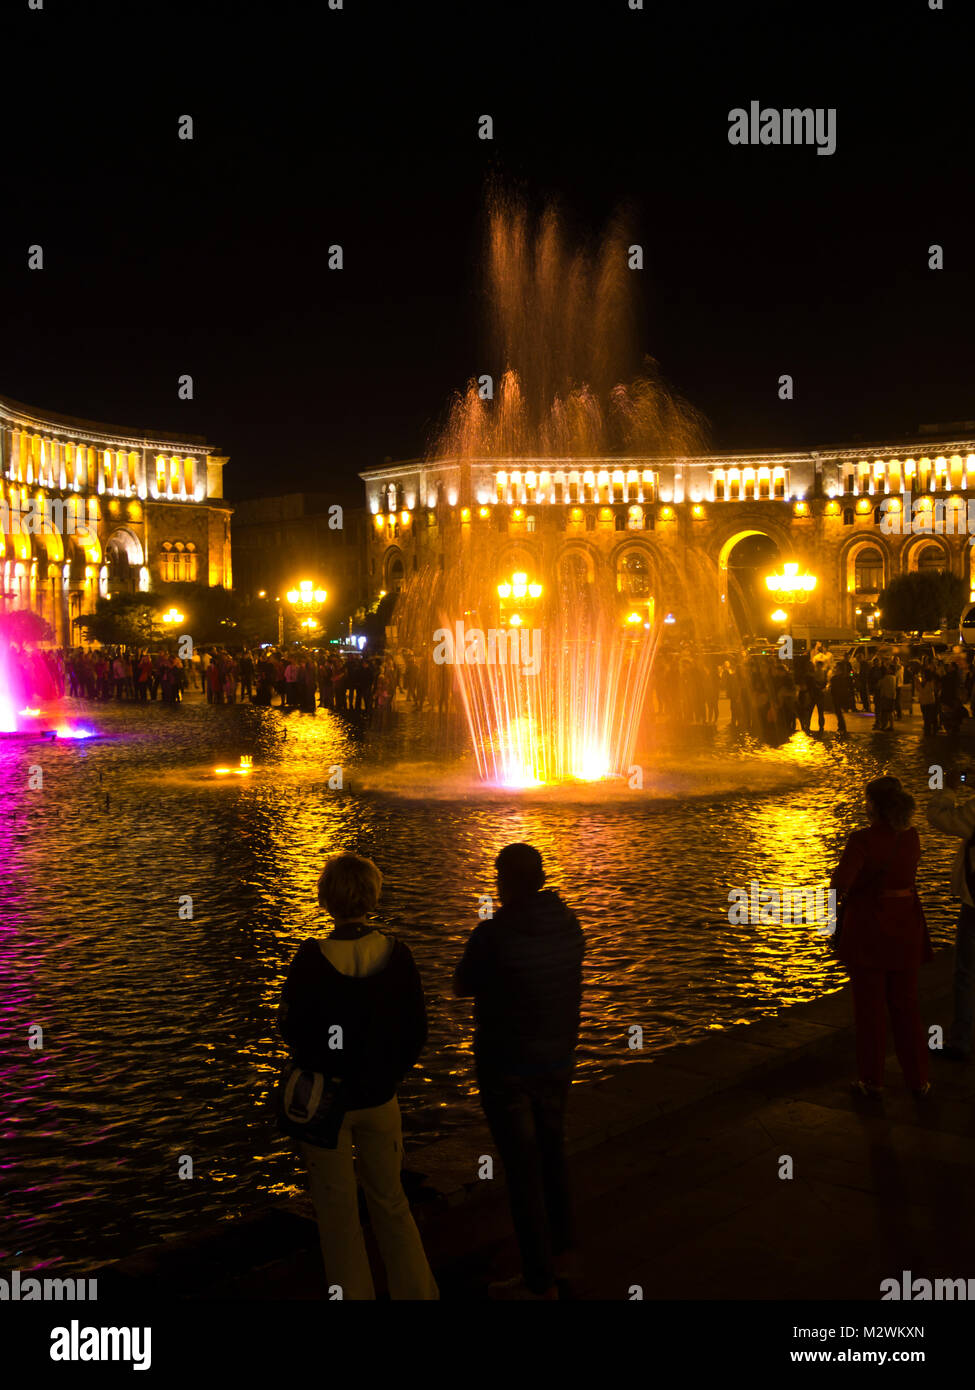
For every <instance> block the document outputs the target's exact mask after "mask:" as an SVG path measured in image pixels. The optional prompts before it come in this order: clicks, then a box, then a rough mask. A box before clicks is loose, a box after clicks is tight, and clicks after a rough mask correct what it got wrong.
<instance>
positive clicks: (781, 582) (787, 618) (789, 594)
mask: <svg viewBox="0 0 975 1390" xmlns="http://www.w3.org/2000/svg"><path fill="white" fill-rule="evenodd" d="M765 587H766V588H767V589H768V591H769V593H771V594H775V595H776V597H779V598H782V599H784V600H785V602H786V603H791V604H796V603H806V602H807V601H808V599H809V596H810V594H811V593H812V592H813V590H814V589H815V587H816V576H815V575H814V574H800V573H799V564H798V562H797V561H796V560H790V561H788V563H786V564H784V565H783V566H782V573H781V574H767V575H766V576H765ZM772 622H773V623H779V624H785V623H788V625H789V636H790V638H791V636H792V610H791V609H789V610H788V611H787V610H786V609H785V608H777V609H776V610H775V612H774V613H773V614H772Z"/></svg>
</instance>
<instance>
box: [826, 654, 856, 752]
mask: <svg viewBox="0 0 975 1390" xmlns="http://www.w3.org/2000/svg"><path fill="white" fill-rule="evenodd" d="M829 693H830V695H831V696H832V697H833V712H834V714H835V715H836V728H837V731H838V732H839V733H841V734H845V733H846V720H845V718H844V717H843V716H844V715H845V713H846V711H847V710H848V709H849V710H851V709H852V708H853V681H852V679H851V677H850V665H849V662H847V661H838V662H837V663H836V666H835V667H834V669H833V675H832V678H831V680H830V683H829Z"/></svg>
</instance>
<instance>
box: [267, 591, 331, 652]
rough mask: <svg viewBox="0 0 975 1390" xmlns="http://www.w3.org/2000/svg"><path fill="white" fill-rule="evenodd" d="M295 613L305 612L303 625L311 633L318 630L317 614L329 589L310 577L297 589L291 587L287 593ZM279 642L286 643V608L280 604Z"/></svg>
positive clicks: (280, 643)
mask: <svg viewBox="0 0 975 1390" xmlns="http://www.w3.org/2000/svg"><path fill="white" fill-rule="evenodd" d="M286 597H287V600H288V603H289V604H290V605H291V607H292V609H293V610H294V612H295V614H304V615H305V617H304V619H303V621H302V623H301V627H302V628H304V629H305V631H306V632H307V633H309V634H311V633H312V632H315V631H317V629H318V622H317V615H319V614H320V613H321V611H322V608H323V606H324V604H325V601H326V599H327V598H328V590H327V589H320V588H318V587H316V585H315V584H314V583H313V582H312V581H311V580H310V579H303V580H302V581H301V583H300V584H299V585H298V587H297V588H296V589H289V590H288V593H287V595H286ZM278 643H279V645H281V646H283V645H284V609H283V607H282V606H281V604H280V602H279V604H278Z"/></svg>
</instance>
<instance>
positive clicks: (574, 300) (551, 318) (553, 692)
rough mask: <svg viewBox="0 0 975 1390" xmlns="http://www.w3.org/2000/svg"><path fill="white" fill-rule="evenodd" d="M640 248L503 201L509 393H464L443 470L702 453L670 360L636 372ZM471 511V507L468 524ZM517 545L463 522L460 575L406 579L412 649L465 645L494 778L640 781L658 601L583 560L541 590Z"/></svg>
mask: <svg viewBox="0 0 975 1390" xmlns="http://www.w3.org/2000/svg"><path fill="white" fill-rule="evenodd" d="M631 242H632V237H631V236H630V234H629V232H628V230H627V229H626V228H625V226H624V225H623V223H622V221H621V220H619V219H617V220H616V221H615V222H614V223H613V224H612V225H611V227H610V228H609V231H608V232H607V234H606V235H605V237H604V238H603V240H602V243H601V244H600V246H599V248H598V250H597V251H596V252H595V253H593V254H589V253H587V252H585V251H580V250H579V249H578V248H576V247H574V246H572V245H571V244H570V242H569V240H568V238H567V236H566V234H565V232H564V230H563V226H562V223H561V220H560V218H559V216H558V214H557V212H556V211H555V210H554V209H553V208H551V207H550V208H547V209H546V210H545V211H544V213H543V214H542V216H541V218H540V219H539V221H538V223H537V225H533V224H532V222H531V219H530V218H529V215H528V213H527V211H526V209H525V208H524V207H523V206H522V205H520V204H518V203H516V202H513V201H512V200H510V199H507V198H505V197H504V196H502V195H499V194H497V193H495V194H494V195H493V196H492V198H491V200H490V202H489V208H488V219H487V249H486V261H487V287H488V298H489V301H490V322H491V327H492V330H493V346H492V352H491V356H490V358H489V359H488V360H489V361H493V362H494V363H496V364H497V366H498V374H497V378H496V380H497V389H496V391H495V392H494V393H493V396H492V397H491V398H489V399H484V395H485V392H484V389H483V381H475V380H471V381H470V382H469V384H468V386H467V388H466V389H465V390H464V391H463V392H459V393H458V394H457V395H456V396H455V397H454V399H453V401H452V403H451V405H450V407H449V409H448V412H447V420H446V423H445V426H444V428H443V430H442V431H441V433H440V436H439V437H438V439H437V440H436V443H435V445H434V446H433V449H432V451H431V461H434V462H435V461H437V460H442V459H451V460H456V461H459V462H460V463H461V465H462V475H463V466H464V464H465V462H466V463H467V464H468V465H469V464H470V463H472V462H474V461H483V460H486V459H490V460H498V461H505V462H506V463H510V464H511V465H512V466H513V468H515V469H519V468H521V467H526V468H528V469H529V470H530V469H532V468H533V467H534V466H535V461H536V460H538V461H543V460H545V459H550V458H559V459H563V460H568V459H588V460H591V459H593V458H597V457H598V458H600V459H608V458H614V459H618V460H621V461H622V460H625V459H629V460H635V459H646V458H649V457H652V456H654V455H657V454H665V453H667V454H675V453H676V454H693V453H696V452H699V450H700V447H701V436H702V422H701V419H700V417H699V416H698V415H697V414H696V413H695V412H694V411H693V410H692V409H690V408H689V407H688V406H687V405H686V404H684V403H683V402H680V401H678V400H677V399H676V398H675V397H674V396H673V395H672V394H671V393H670V392H669V391H668V390H667V389H666V388H665V387H664V385H663V384H662V382H661V380H660V377H659V373H658V372H657V369H656V365H655V364H654V363H653V362H652V360H650V359H648V358H645V359H644V360H643V364H642V368H638V369H637V374H635V375H634V373H633V368H634V365H635V364H636V363H637V362H638V358H637V357H636V354H635V353H634V351H633V343H634V339H635V334H634V331H633V330H634V314H633V309H634V296H633V292H632V286H633V280H632V272H631V271H630V270H629V268H628V248H629V247H630V245H631ZM469 471H470V470H469V468H468V475H469ZM461 500H462V501H465V500H472V499H461ZM481 515H482V517H483V516H484V515H485V512H484V509H483V508H482V512H481ZM469 516H470V509H469V507H468V508H467V509H466V510H465V511H464V512H462V515H461V521H462V523H463V522H464V521H465V520H466V519H469ZM519 517H520V514H519V512H518V511H515V512H514V513H513V518H514V520H515V521H516V522H517V521H518V520H519ZM458 529H459V531H460V534H459V535H458V534H457V531H458ZM465 531H466V535H465V534H464V533H465ZM502 545H503V546H504V547H505V551H506V560H507V559H508V558H509V554H510V555H513V556H514V559H515V563H516V564H517V563H518V561H519V560H520V561H521V564H522V565H525V566H527V565H529V564H531V563H532V560H531V556H532V554H533V549H532V546H531V543H530V542H529V543H528V544H527V545H526V546H525V547H524V556H525V558H524V559H522V557H521V555H520V554H519V553H518V551H519V547H518V543H517V541H516V540H515V539H514V537H511V538H508V537H503V536H499V535H498V534H497V533H496V532H495V533H494V535H493V538H492V536H491V533H490V532H489V531H488V530H487V528H480V530H479V536H478V538H477V539H474V538H472V536H471V534H470V528H467V527H465V526H463V525H462V526H461V528H455V530H454V532H453V536H452V537H447V538H445V543H444V548H445V551H446V554H445V556H444V565H443V568H442V569H441V570H439V571H434V570H432V569H421V570H420V571H419V573H416V574H414V575H411V576H410V578H409V579H408V581H407V582H406V584H405V585H404V587H403V589H402V591H401V594H400V599H399V603H398V605H397V609H396V617H395V622H396V628H397V638H398V641H399V642H400V643H401V644H402V645H403V646H407V647H409V648H411V649H412V650H413V651H416V652H418V653H423V652H424V651H429V650H430V645H429V644H430V636H431V633H432V632H433V631H434V630H435V629H437V630H439V631H441V632H446V633H449V634H450V642H449V643H448V644H447V645H449V647H450V650H449V651H440V652H439V653H435V656H434V660H435V662H438V663H439V664H441V666H443V665H449V666H450V667H451V668H452V669H451V671H450V673H449V675H450V677H451V678H452V679H453V680H454V681H455V683H456V688H457V690H458V691H459V694H460V699H461V703H462V706H463V709H464V713H465V716H466V719H467V723H468V727H469V730H470V735H471V742H472V746H473V750H474V755H475V759H476V762H477V767H478V772H479V775H480V777H481V779H482V780H483V781H485V782H488V783H500V784H502V785H507V786H537V785H540V784H545V783H552V782H563V781H567V780H576V779H577V780H584V781H597V780H600V779H602V778H607V777H613V776H625V775H626V774H627V770H628V768H629V767H630V765H631V764H632V762H633V760H634V752H635V749H636V747H637V744H638V741H639V735H640V723H641V719H642V717H643V712H644V710H645V707H646V703H647V699H646V697H647V690H648V685H649V680H650V675H651V670H652V665H653V657H654V653H655V650H656V646H657V641H658V638H659V632H660V628H659V624H658V623H657V622H656V621H655V617H654V601H653V598H652V597H651V596H650V594H649V592H647V593H646V594H644V595H641V596H639V597H638V598H635V597H634V596H633V595H631V594H626V593H624V592H622V591H617V590H615V589H609V590H604V589H602V588H600V585H599V583H597V582H596V581H595V579H594V577H593V575H592V573H591V572H590V569H589V567H588V565H587V562H586V558H585V554H584V550H583V549H582V548H580V549H579V550H577V551H576V552H575V553H574V554H572V555H569V556H563V557H562V559H561V560H560V561H559V562H558V570H557V573H550V572H549V571H548V570H545V572H543V573H541V574H532V575H531V578H529V570H528V568H521V567H519V568H517V569H516V570H515V573H514V575H513V577H512V578H511V579H510V580H509V579H508V578H507V575H506V574H505V576H504V577H502V576H501V575H499V574H498V572H497V567H498V564H499V557H498V549H499V547H500V546H502ZM540 567H541V565H540ZM552 568H553V570H554V566H553V567H552ZM499 578H501V580H502V582H501V583H500V584H499V583H498V582H497V581H498V579H499ZM491 634H494V638H493V645H492V641H491ZM526 638H528V640H527V641H526V640H525V639H526ZM512 658H514V659H512ZM446 678H447V677H446V675H442V676H440V677H439V679H440V680H441V681H443V680H445V679H446Z"/></svg>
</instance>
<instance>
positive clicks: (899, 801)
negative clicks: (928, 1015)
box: [830, 777, 933, 1096]
mask: <svg viewBox="0 0 975 1390" xmlns="http://www.w3.org/2000/svg"><path fill="white" fill-rule="evenodd" d="M866 808H867V817H868V819H869V821H870V825H869V826H868V827H867V828H866V829H864V830H855V831H854V832H853V834H852V835H851V836H850V838H849V839H848V840H847V842H846V848H845V849H844V851H843V857H842V859H841V860H840V862H839V865H838V866H837V868H836V870H835V872H834V874H833V877H832V879H831V880H830V887H831V888H833V889H835V891H836V895H837V897H838V898H841V899H842V900H843V924H842V929H841V931H840V937H839V941H838V943H837V953H838V955H839V957H840V959H841V960H842V961H843V962H844V964H845V965H846V966H847V968H848V969H849V972H850V980H851V983H852V985H853V1015H854V1019H855V1022H856V1049H857V1070H858V1072H859V1080H858V1081H855V1082H854V1083H853V1088H854V1090H855V1091H856V1092H858V1093H859V1094H860V1095H869V1096H879V1095H880V1094H881V1093H882V1087H883V1084H884V1057H885V1055H886V1052H887V1013H888V1010H889V1012H890V1020H891V1024H892V1025H893V1030H894V1047H895V1049H896V1051H897V1060H898V1061H899V1062H900V1064H901V1070H902V1071H903V1073H904V1079H905V1081H906V1082H907V1084H908V1086H910V1088H911V1090H912V1091H914V1093H915V1095H927V1093H928V1091H929V1090H930V1089H931V1085H930V1082H929V1081H928V1048H927V1040H926V1037H925V1033H924V1025H923V1024H922V1022H921V1013H920V1008H919V1006H918V994H917V977H918V969H919V968H920V966H921V965H922V964H923V963H924V962H925V961H929V960H931V958H932V955H933V952H932V950H931V942H930V940H929V938H928V929H927V924H926V923H925V920H924V912H923V910H922V908H921V903H920V899H919V898H918V895H917V888H916V887H915V884H914V879H915V875H916V873H917V866H918V862H919V860H920V858H921V842H920V840H919V839H918V833H917V831H916V830H915V829H914V827H913V826H912V825H911V817H912V815H913V813H914V798H913V797H912V796H909V795H908V793H907V792H906V791H905V790H904V788H903V787H902V786H901V784H900V782H899V781H898V779H897V778H896V777H878V778H877V780H876V781H875V782H871V783H869V785H868V786H867V790H866Z"/></svg>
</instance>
